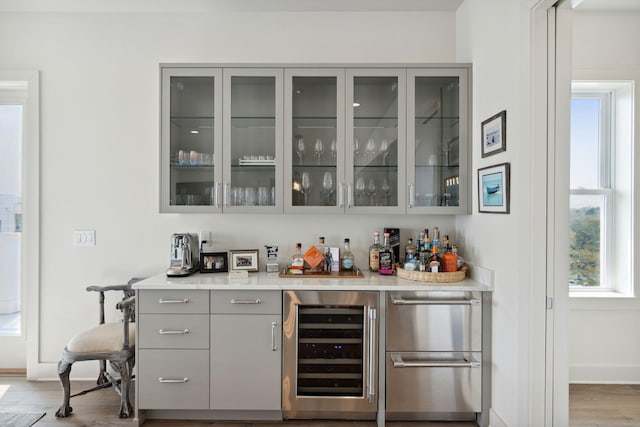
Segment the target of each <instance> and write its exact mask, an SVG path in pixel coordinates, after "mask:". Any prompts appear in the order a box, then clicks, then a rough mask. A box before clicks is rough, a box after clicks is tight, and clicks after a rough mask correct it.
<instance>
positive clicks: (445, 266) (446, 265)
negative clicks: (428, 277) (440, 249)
mask: <svg viewBox="0 0 640 427" xmlns="http://www.w3.org/2000/svg"><path fill="white" fill-rule="evenodd" d="M448 241H449V240H448V239H447V242H448ZM446 248H447V250H446V252H445V253H444V254H442V271H444V272H445V273H453V272H456V271H458V256H457V255H456V254H454V253H453V251H452V247H451V246H448V245H447V246H446ZM457 251H458V250H457V249H456V252H457Z"/></svg>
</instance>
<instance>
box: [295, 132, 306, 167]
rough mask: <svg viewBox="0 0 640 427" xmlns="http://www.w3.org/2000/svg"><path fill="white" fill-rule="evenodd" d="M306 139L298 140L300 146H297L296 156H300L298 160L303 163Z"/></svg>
mask: <svg viewBox="0 0 640 427" xmlns="http://www.w3.org/2000/svg"><path fill="white" fill-rule="evenodd" d="M304 150H305V146H304V139H302V138H298V144H297V145H296V154H297V155H298V160H299V161H300V163H302V158H303V157H304Z"/></svg>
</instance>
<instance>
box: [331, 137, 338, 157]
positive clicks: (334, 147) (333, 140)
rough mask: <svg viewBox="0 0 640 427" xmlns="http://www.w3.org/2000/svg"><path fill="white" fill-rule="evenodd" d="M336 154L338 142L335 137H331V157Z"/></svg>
mask: <svg viewBox="0 0 640 427" xmlns="http://www.w3.org/2000/svg"><path fill="white" fill-rule="evenodd" d="M337 155H338V144H337V143H336V139H335V138H333V139H332V140H331V157H333V158H334V159H335V158H336V156H337Z"/></svg>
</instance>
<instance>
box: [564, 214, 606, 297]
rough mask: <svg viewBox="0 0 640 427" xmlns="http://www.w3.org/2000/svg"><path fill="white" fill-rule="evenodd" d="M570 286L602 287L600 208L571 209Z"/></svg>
mask: <svg viewBox="0 0 640 427" xmlns="http://www.w3.org/2000/svg"><path fill="white" fill-rule="evenodd" d="M569 239H570V240H569V262H570V264H569V285H570V286H600V208H599V207H587V208H581V209H571V216H570V234H569Z"/></svg>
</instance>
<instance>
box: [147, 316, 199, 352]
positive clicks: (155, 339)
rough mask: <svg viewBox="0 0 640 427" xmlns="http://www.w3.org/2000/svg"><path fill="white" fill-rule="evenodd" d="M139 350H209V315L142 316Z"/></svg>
mask: <svg viewBox="0 0 640 427" xmlns="http://www.w3.org/2000/svg"><path fill="white" fill-rule="evenodd" d="M138 347H139V348H183V349H189V348H209V315H208V314H169V315H166V314H142V315H140V316H138Z"/></svg>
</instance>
